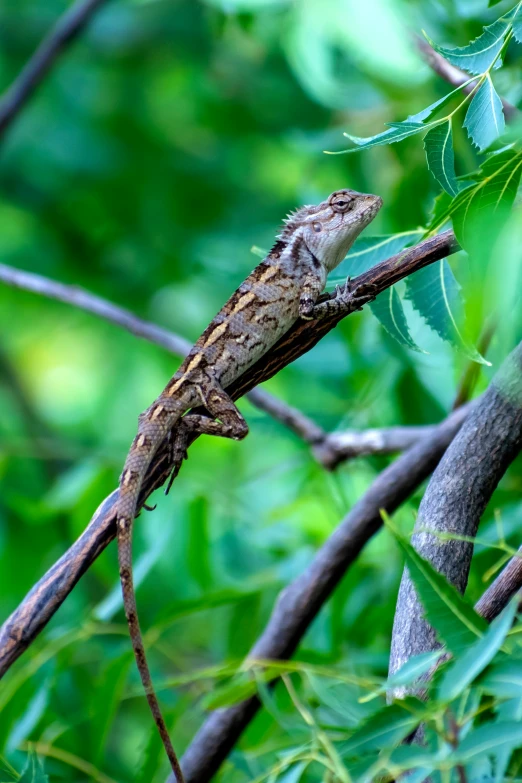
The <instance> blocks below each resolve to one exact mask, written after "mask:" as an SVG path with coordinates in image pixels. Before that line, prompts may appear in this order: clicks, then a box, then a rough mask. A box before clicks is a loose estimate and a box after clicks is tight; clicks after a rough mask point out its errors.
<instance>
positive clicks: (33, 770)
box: [18, 751, 49, 783]
mask: <svg viewBox="0 0 522 783" xmlns="http://www.w3.org/2000/svg"><path fill="white" fill-rule="evenodd" d="M18 783H49V778H48V776H47V775H46V774H45V773H44V770H43V766H42V762H41V761H40V759H39V758H38V756H37V755H36V753H35V752H34V751H30V752H29V757H28V759H27V764H26V765H25V767H24V770H23V772H22V775H21V777H20V778H19V779H18Z"/></svg>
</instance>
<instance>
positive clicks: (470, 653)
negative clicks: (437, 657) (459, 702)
mask: <svg viewBox="0 0 522 783" xmlns="http://www.w3.org/2000/svg"><path fill="white" fill-rule="evenodd" d="M516 610H517V605H516V603H515V602H514V601H512V602H511V603H510V604H509V606H508V607H507V608H506V609H505V610H504V611H503V612H502V614H501V615H500V616H499V617H497V618H496V619H495V620H494V621H493V622H492V623H491V625H490V627H489V628H488V630H487V631H486V633H485V634H484V636H483V637H482V639H479V641H478V642H475V643H474V644H472V645H471V646H470V647H469V648H468V649H467V650H466V651H465V652H464V653H463V654H462V655H461V656H460V657H459V658H458V660H456V661H455V662H454V663H453V664H452V665H450V667H449V668H448V669H447V671H446V672H445V673H444V676H443V678H442V680H441V682H440V685H439V688H438V698H439V699H440V701H444V702H450V701H453V700H454V699H456V698H457V696H460V694H461V693H462V692H463V691H464V690H465V689H466V688H467V687H468V685H470V683H472V682H473V680H474V679H475V678H476V677H478V675H479V674H480V673H481V672H482V671H483V670H484V669H485V668H486V666H487V665H488V664H489V663H490V662H491V661H492V660H493V658H494V657H495V655H496V654H497V652H498V651H499V649H500V647H501V645H502V644H503V642H504V639H505V638H506V636H507V634H508V632H509V630H510V628H511V626H512V624H513V618H514V617H515V613H516Z"/></svg>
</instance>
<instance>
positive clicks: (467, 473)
mask: <svg viewBox="0 0 522 783" xmlns="http://www.w3.org/2000/svg"><path fill="white" fill-rule="evenodd" d="M521 448H522V343H520V345H519V346H518V347H517V348H516V349H515V350H514V351H513V352H512V353H511V354H510V356H508V358H507V359H506V360H505V361H504V363H503V364H502V366H501V368H500V370H499V372H498V373H497V374H496V376H495V378H494V380H493V381H492V383H491V384H490V386H489V388H488V389H487V391H486V392H485V393H484V394H483V395H482V397H481V398H480V402H479V403H478V404H477V405H476V406H475V407H474V410H473V412H472V414H471V415H470V416H469V418H468V419H467V421H466V423H465V425H464V426H463V427H462V429H461V431H460V432H459V434H458V436H457V437H456V438H455V440H454V441H453V442H452V444H451V446H450V448H449V449H448V451H447V452H446V454H445V455H444V458H443V459H442V461H441V463H440V465H439V466H438V468H437V470H436V471H435V473H434V474H433V476H432V478H431V481H430V483H429V485H428V488H427V490H426V492H425V494H424V497H423V499H422V502H421V504H420V507H419V515H418V517H417V522H416V525H415V531H414V535H413V538H412V543H413V544H414V546H415V548H416V549H417V551H418V552H419V554H420V555H422V557H424V558H425V559H427V560H429V561H430V562H431V563H432V565H433V566H434V568H436V570H437V571H439V572H440V573H442V574H444V576H445V577H446V578H447V579H448V581H449V582H451V584H453V585H455V587H456V588H457V589H458V590H459V591H460V592H461V593H463V592H464V590H465V588H466V584H467V581H468V573H469V568H470V564H471V558H472V555H473V545H472V544H471V543H469V542H468V541H467V540H466V541H461V540H455V539H451V540H449V541H441V540H440V534H450V535H451V534H456V535H458V536H465V537H466V538H467V539H468V538H474V537H475V535H476V533H477V529H478V525H479V522H480V518H481V516H482V514H483V512H484V509H485V508H486V506H487V504H488V502H489V500H490V498H491V496H492V494H493V491H494V490H495V488H496V486H497V484H498V482H499V481H500V479H501V478H502V476H503V475H504V473H505V472H506V470H507V468H508V466H509V465H510V463H511V462H512V461H513V459H515V457H516V456H517V455H518V454H519V453H520V450H521ZM426 529H427V530H429V531H434V532H433V534H432V533H431V532H430V533H428V532H425V531H426ZM511 568H512V571H513V572H514V574H515V576H517V566H516V564H513V565H512V566H511ZM508 578H509V574H508V576H504V579H503V581H502V584H503V587H502V588H498V590H499V591H500V593H502V595H504V592H505V585H506V583H507V581H508ZM495 596H496V591H495V590H492V593H490V597H489V599H488V601H490V602H492V603H491V605H492V606H493V605H494V604H495V601H497V598H496V597H495ZM497 602H498V601H497ZM483 606H485V605H484V604H483ZM488 611H491V610H488ZM436 647H437V642H436V638H435V631H434V630H433V629H432V628H431V626H430V625H428V623H427V622H426V620H425V619H424V611H423V608H422V605H421V603H420V601H419V599H418V597H417V594H416V591H415V588H414V586H413V583H412V581H411V578H410V576H409V573H408V571H407V570H405V571H404V574H403V577H402V582H401V587H400V590H399V597H398V599H397V609H396V613H395V622H394V626H393V636H392V647H391V656H390V673H391V674H393V673H394V672H396V671H397V670H398V669H400V668H401V666H403V665H404V663H406V661H407V660H408V659H409V658H410V657H411V656H412V655H419V654H420V653H422V652H426V651H428V650H433V649H436ZM399 695H402V692H400V693H399Z"/></svg>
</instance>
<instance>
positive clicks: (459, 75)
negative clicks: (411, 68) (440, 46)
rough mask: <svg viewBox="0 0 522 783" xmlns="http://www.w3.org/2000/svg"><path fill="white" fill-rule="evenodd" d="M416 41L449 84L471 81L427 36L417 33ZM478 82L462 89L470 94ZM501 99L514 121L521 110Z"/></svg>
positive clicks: (427, 58)
mask: <svg viewBox="0 0 522 783" xmlns="http://www.w3.org/2000/svg"><path fill="white" fill-rule="evenodd" d="M415 41H416V43H417V47H418V49H419V51H420V53H421V54H422V56H423V57H424V60H425V61H426V63H427V64H428V65H429V66H430V68H431V69H432V71H434V72H435V73H436V74H438V75H439V76H440V77H441V78H442V79H444V81H446V82H448V84H451V85H452V86H453V87H460V86H461V85H462V84H465V83H466V82H467V81H469V78H470V77H469V75H468V74H467V73H465V72H464V71H461V70H460V68H456V67H455V66H454V65H452V64H451V63H449V62H448V61H447V60H446V59H444V57H443V56H442V55H441V54H439V53H438V52H436V51H435V49H433V47H431V46H430V45H429V43H428V42H427V41H426V39H425V38H422V37H421V36H420V35H418V36H417V35H416V36H415ZM476 84H477V80H476V79H474V80H473V81H472V82H470V83H469V84H466V86H465V87H463V88H462V91H463V92H464V93H466V95H469V93H470V92H472V91H473V90H474V89H475V87H476ZM501 100H502V107H503V109H504V116H505V118H506V120H507V121H508V122H512V121H513V120H514V119H516V117H517V116H518V115H519V113H520V112H519V111H518V109H517V107H516V106H513V104H512V103H509V101H506V100H505V99H504V98H501Z"/></svg>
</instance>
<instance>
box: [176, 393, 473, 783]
mask: <svg viewBox="0 0 522 783" xmlns="http://www.w3.org/2000/svg"><path fill="white" fill-rule="evenodd" d="M468 410H469V407H468V406H466V408H460V409H459V410H457V411H455V412H454V413H452V414H451V416H449V418H448V419H446V421H444V422H443V423H442V424H439V425H438V426H437V427H435V429H434V432H433V433H432V434H431V435H430V436H428V437H427V438H424V439H423V440H422V441H420V442H419V443H417V444H416V445H415V446H413V447H412V448H411V449H410V450H409V451H407V452H406V453H405V454H403V455H402V456H401V457H399V458H398V459H397V460H396V461H395V462H394V463H393V464H392V465H390V466H389V467H388V468H386V469H385V470H384V471H383V472H382V473H381V474H380V475H379V476H378V477H377V478H376V479H375V481H374V482H373V484H372V485H371V486H370V488H369V489H368V490H367V492H366V493H365V494H364V495H363V497H362V498H361V499H360V500H359V501H358V502H357V503H356V504H355V506H354V507H353V508H352V510H351V511H350V512H349V513H348V515H347V516H346V517H345V518H344V520H343V521H342V522H341V524H340V525H339V527H338V528H337V529H336V530H335V532H334V533H333V534H332V535H331V536H330V538H329V539H328V541H327V542H326V543H325V544H324V545H323V547H322V548H321V549H320V550H319V552H318V553H317V554H316V556H315V558H314V559H313V561H312V562H311V564H310V565H309V566H308V568H307V569H306V570H305V571H304V572H303V573H302V574H301V576H299V577H298V578H297V579H296V580H295V581H294V582H292V583H291V584H290V585H289V586H288V587H286V588H285V589H284V590H283V591H282V592H281V593H280V594H279V598H278V600H277V602H276V605H275V608H274V610H273V612H272V616H271V617H270V620H269V621H268V624H267V626H266V628H265V630H264V631H263V633H262V634H261V636H260V637H259V639H258V640H257V642H256V643H255V645H254V646H253V648H252V650H251V651H250V653H249V656H248V657H249V658H252V659H261V660H267V659H270V660H278V659H279V660H284V659H287V658H289V657H290V656H291V655H292V654H293V652H294V651H295V649H296V647H297V645H298V644H299V642H300V640H301V638H302V637H303V634H304V633H305V632H306V630H307V628H308V627H309V625H310V623H311V622H312V621H313V619H314V618H315V617H316V615H317V613H318V611H319V610H320V608H321V607H322V606H323V604H324V602H325V601H326V600H327V599H328V597H329V596H330V595H331V593H332V591H333V590H334V588H335V587H336V585H337V584H338V583H339V581H340V579H341V578H342V577H343V575H344V574H345V573H346V570H347V568H348V567H349V566H350V565H351V563H353V562H354V560H355V559H356V557H357V555H358V554H359V552H360V551H361V549H362V547H363V546H364V544H365V543H366V542H367V541H368V540H369V539H370V538H371V536H373V535H374V533H375V532H376V531H377V530H378V529H379V528H380V527H381V524H382V520H381V510H382V509H386V511H387V512H388V513H390V514H391V513H393V512H394V511H395V509H397V508H398V507H399V506H400V505H401V503H403V502H404V501H405V500H406V499H407V498H408V497H409V496H410V494H411V493H412V492H413V491H414V490H415V489H416V488H417V487H418V486H419V484H420V483H421V482H422V481H423V480H424V479H425V478H426V477H427V476H428V475H429V474H430V473H431V471H432V470H433V469H434V467H435V466H436V465H437V463H438V461H439V460H440V458H441V457H442V455H443V454H444V451H445V449H446V448H447V447H448V445H449V444H450V443H451V440H452V439H453V437H454V436H455V434H456V433H457V431H458V429H459V427H460V426H461V424H462V422H463V421H464V419H465V417H466V415H467V413H468ZM259 707H260V702H259V700H258V698H257V697H252V698H250V699H248V700H246V701H244V702H241V703H240V704H236V705H234V706H233V707H229V708H227V709H221V710H216V711H215V712H213V713H212V714H211V715H210V717H209V718H208V719H207V720H206V722H205V723H204V724H203V726H202V728H201V729H200V730H199V732H198V734H197V735H196V737H195V738H194V740H193V742H192V744H191V745H190V747H189V749H188V750H187V752H186V754H185V756H184V757H183V761H182V766H183V773H184V775H185V779H186V782H187V783H207V781H209V780H210V779H211V778H212V776H213V775H214V774H215V773H216V771H217V770H218V768H219V766H220V765H221V763H222V762H223V761H224V760H225V758H226V757H227V755H228V753H229V752H230V750H231V749H232V748H233V746H234V745H235V743H236V742H237V740H238V739H239V737H240V735H241V733H242V732H243V731H244V729H245V728H246V726H247V725H248V723H249V722H250V721H251V720H252V718H253V716H254V715H255V713H256V712H257V710H258V709H259ZM169 783H172V778H169Z"/></svg>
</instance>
